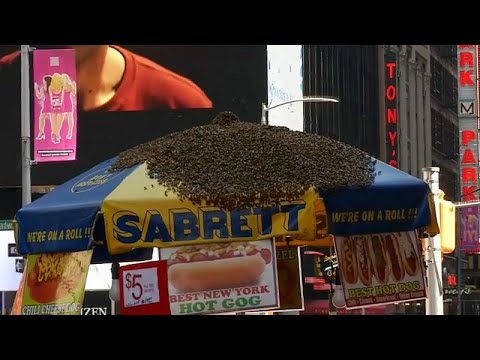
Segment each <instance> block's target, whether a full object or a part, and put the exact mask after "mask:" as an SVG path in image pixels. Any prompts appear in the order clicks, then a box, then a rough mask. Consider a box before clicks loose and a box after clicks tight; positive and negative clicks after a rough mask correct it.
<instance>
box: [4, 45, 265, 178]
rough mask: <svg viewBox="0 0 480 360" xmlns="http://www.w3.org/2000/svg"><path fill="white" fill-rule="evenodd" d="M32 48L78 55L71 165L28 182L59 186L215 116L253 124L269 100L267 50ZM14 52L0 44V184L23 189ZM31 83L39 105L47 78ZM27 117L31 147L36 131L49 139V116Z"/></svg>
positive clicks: (39, 168) (47, 167) (44, 167)
mask: <svg viewBox="0 0 480 360" xmlns="http://www.w3.org/2000/svg"><path fill="white" fill-rule="evenodd" d="M30 46H32V47H35V48H36V49H49V48H50V49H51V48H56V49H59V48H67V47H73V48H74V49H75V50H76V51H75V55H76V68H77V69H76V71H77V74H76V75H77V76H76V104H77V106H78V123H77V125H78V126H77V127H78V128H77V160H75V161H70V162H56V163H41V164H35V165H33V167H32V184H33V185H58V184H61V183H62V182H64V181H66V180H68V179H69V178H71V177H73V176H75V175H78V174H79V173H81V172H82V171H85V170H87V169H88V168H90V167H92V166H93V165H95V164H97V163H99V162H101V161H103V160H105V159H108V158H110V157H113V156H115V155H117V154H118V153H119V152H121V151H123V150H125V149H128V148H130V147H132V146H135V145H138V144H140V143H144V142H147V141H150V140H153V139H155V138H158V137H161V136H164V135H166V134H169V133H172V132H175V131H181V130H184V129H188V128H191V127H193V126H198V125H204V124H207V123H209V122H210V121H211V120H212V119H213V117H214V116H215V115H216V114H217V113H218V112H220V111H224V110H229V111H233V112H234V113H236V114H237V115H238V116H239V117H240V119H241V120H243V121H248V122H259V121H260V117H261V104H262V102H265V100H266V96H267V95H266V94H267V65H266V61H267V46H266V45H55V46H52V45H48V46H47V45H30ZM19 49H20V45H0V94H2V95H1V96H0V106H1V107H0V109H2V112H1V115H0V117H1V121H2V135H3V136H2V141H1V142H0V161H1V168H2V171H1V172H0V187H7V186H13V187H15V186H19V185H21V135H20V128H21V126H20V125H21V124H20V107H21V104H20V56H19ZM30 85H31V89H30V93H31V102H33V101H37V100H38V99H36V98H35V90H36V89H37V90H39V92H41V91H40V90H41V89H42V88H44V89H45V90H44V91H48V88H49V87H50V86H52V79H51V78H48V77H47V78H45V77H44V78H43V82H42V83H39V84H37V85H36V86H34V84H33V83H31V84H30ZM53 85H55V84H53ZM57 85H58V84H57ZM31 113H32V116H31V120H32V121H31V127H32V132H31V134H32V144H33V140H34V136H33V134H34V131H36V130H38V133H40V134H41V133H42V131H40V130H44V132H45V134H43V135H44V137H45V139H46V141H48V140H49V137H50V136H52V138H53V134H49V133H47V132H50V125H49V118H48V117H46V120H45V121H43V122H42V121H40V122H39V123H40V124H42V125H43V129H35V128H34V124H35V123H34V121H33V106H31ZM45 122H46V123H47V125H46V126H45ZM60 126H63V127H65V128H66V127H67V126H68V121H64V122H63V124H61V125H60ZM37 127H38V125H37ZM57 127H58V126H57ZM52 129H53V128H52ZM52 132H53V130H52ZM32 154H33V152H32Z"/></svg>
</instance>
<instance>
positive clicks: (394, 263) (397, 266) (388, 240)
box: [383, 234, 405, 281]
mask: <svg viewBox="0 0 480 360" xmlns="http://www.w3.org/2000/svg"><path fill="white" fill-rule="evenodd" d="M383 245H384V246H385V251H386V252H387V255H388V256H387V259H388V262H389V265H390V270H391V274H392V276H393V278H394V279H395V280H396V281H400V280H402V279H403V277H404V276H405V270H404V269H403V260H402V256H401V255H400V248H399V243H398V239H397V237H396V236H395V235H394V234H385V235H384V236H383Z"/></svg>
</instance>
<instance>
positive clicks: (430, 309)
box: [422, 167, 443, 315]
mask: <svg viewBox="0 0 480 360" xmlns="http://www.w3.org/2000/svg"><path fill="white" fill-rule="evenodd" d="M422 170H423V180H424V181H425V182H426V183H427V184H428V185H429V186H430V190H431V191H432V194H433V196H434V202H435V211H436V217H437V221H438V223H439V224H438V225H439V226H440V196H439V194H440V183H439V179H440V176H439V175H440V168H438V167H429V168H423V169H422ZM425 261H426V263H427V281H428V291H427V296H428V297H427V300H426V315H443V284H442V277H441V274H442V241H441V237H440V235H436V236H433V237H432V236H429V237H428V245H427V249H426V251H425Z"/></svg>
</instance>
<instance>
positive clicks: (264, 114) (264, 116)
mask: <svg viewBox="0 0 480 360" xmlns="http://www.w3.org/2000/svg"><path fill="white" fill-rule="evenodd" d="M267 111H268V110H267V106H266V105H265V104H264V103H262V119H261V120H260V123H261V124H262V125H268V122H267Z"/></svg>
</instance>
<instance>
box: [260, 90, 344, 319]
mask: <svg viewBox="0 0 480 360" xmlns="http://www.w3.org/2000/svg"><path fill="white" fill-rule="evenodd" d="M297 102H303V103H306V102H310V103H314V102H317V103H328V102H329V103H338V102H339V100H338V99H337V98H335V97H332V96H304V97H302V98H299V99H293V100H289V101H284V102H281V103H278V104H275V105H272V106H267V105H266V104H265V103H262V119H261V124H262V125H268V120H267V113H268V112H269V111H270V110H273V109H275V108H277V107H280V106H284V105H288V104H293V103H297ZM278 314H279V315H299V314H300V312H299V311H285V312H280V313H278Z"/></svg>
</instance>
